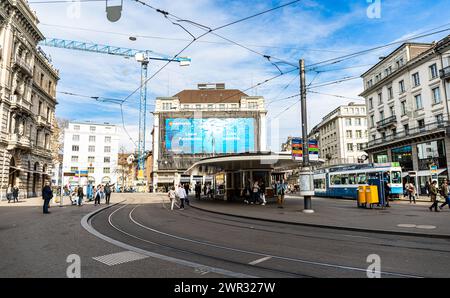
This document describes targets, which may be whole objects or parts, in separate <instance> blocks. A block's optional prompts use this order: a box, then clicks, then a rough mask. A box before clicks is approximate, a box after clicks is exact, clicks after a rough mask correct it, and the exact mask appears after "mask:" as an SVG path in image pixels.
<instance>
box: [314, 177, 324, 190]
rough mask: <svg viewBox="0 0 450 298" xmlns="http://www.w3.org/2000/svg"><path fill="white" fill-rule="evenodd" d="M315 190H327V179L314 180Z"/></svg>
mask: <svg viewBox="0 0 450 298" xmlns="http://www.w3.org/2000/svg"><path fill="white" fill-rule="evenodd" d="M314 188H316V189H325V179H314Z"/></svg>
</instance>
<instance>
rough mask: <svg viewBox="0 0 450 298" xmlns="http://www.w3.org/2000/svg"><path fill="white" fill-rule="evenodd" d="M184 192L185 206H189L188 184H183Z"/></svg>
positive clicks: (189, 188)
mask: <svg viewBox="0 0 450 298" xmlns="http://www.w3.org/2000/svg"><path fill="white" fill-rule="evenodd" d="M184 190H185V191H186V198H185V201H186V204H187V205H188V206H190V202H189V191H190V190H191V187H190V185H189V183H185V184H184Z"/></svg>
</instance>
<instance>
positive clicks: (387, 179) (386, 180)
mask: <svg viewBox="0 0 450 298" xmlns="http://www.w3.org/2000/svg"><path fill="white" fill-rule="evenodd" d="M390 181H391V178H390V176H389V173H387V172H386V173H385V174H384V181H383V187H384V200H385V201H386V202H385V204H386V205H385V206H386V207H391V206H390V205H389V199H390V197H391V185H390V183H389V182H390Z"/></svg>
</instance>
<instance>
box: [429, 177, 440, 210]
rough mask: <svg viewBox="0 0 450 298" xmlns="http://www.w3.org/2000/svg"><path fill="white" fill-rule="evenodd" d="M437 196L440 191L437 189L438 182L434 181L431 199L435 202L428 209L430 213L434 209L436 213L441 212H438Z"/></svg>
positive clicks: (431, 188)
mask: <svg viewBox="0 0 450 298" xmlns="http://www.w3.org/2000/svg"><path fill="white" fill-rule="evenodd" d="M437 195H438V190H437V188H436V181H433V182H431V185H430V197H431V200H432V201H433V204H432V205H431V206H430V207H429V208H428V209H430V211H433V208H434V211H435V212H439V210H438V203H439V201H438V199H437Z"/></svg>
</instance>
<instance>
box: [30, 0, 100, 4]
mask: <svg viewBox="0 0 450 298" xmlns="http://www.w3.org/2000/svg"><path fill="white" fill-rule="evenodd" d="M77 2H82V3H89V2H93V3H94V2H97V3H98V2H106V0H55V1H51V0H49V1H29V2H28V4H64V3H77Z"/></svg>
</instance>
